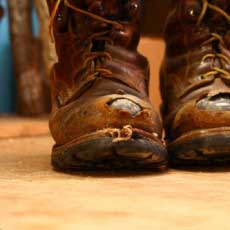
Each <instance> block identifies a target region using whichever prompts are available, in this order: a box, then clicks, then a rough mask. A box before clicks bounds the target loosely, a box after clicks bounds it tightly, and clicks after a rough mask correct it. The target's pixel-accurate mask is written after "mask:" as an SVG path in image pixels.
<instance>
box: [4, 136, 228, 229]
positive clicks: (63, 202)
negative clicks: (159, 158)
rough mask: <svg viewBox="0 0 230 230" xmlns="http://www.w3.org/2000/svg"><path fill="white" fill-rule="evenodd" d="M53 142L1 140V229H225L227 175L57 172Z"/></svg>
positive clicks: (46, 139)
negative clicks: (52, 158)
mask: <svg viewBox="0 0 230 230" xmlns="http://www.w3.org/2000/svg"><path fill="white" fill-rule="evenodd" d="M51 146H52V140H51V138H50V137H48V136H47V137H45V136H43V137H35V138H17V139H10V140H6V139H5V140H1V141H0V149H1V155H0V156H1V159H0V204H1V206H0V217H1V218H0V229H1V230H8V229H10V230H11V229H12V230H15V229H17V230H20V229H22V230H27V229H29V230H30V229H33V230H34V229H39V230H40V229H63V230H66V229H67V230H68V229H70V230H72V229H73V230H75V229H79V230H97V229H98V230H110V229H111V230H114V229H132V230H134V229H138V230H139V229H157V230H161V229H164V230H167V229H168V230H174V229H175V230H178V229H181V230H185V229H186V230H198V229H202V230H205V229H207V230H212V229H213V230H216V229H230V222H229V213H230V199H229V194H230V169H217V170H211V171H204V172H202V171H193V172H192V171H176V170H169V171H168V172H167V173H164V174H154V173H151V172H149V173H135V172H134V173H111V172H110V173H109V172H106V173H88V174H87V173H77V174H75V175H73V174H72V175H68V174H62V173H58V172H55V171H54V170H53V169H52V167H51V166H50V150H51Z"/></svg>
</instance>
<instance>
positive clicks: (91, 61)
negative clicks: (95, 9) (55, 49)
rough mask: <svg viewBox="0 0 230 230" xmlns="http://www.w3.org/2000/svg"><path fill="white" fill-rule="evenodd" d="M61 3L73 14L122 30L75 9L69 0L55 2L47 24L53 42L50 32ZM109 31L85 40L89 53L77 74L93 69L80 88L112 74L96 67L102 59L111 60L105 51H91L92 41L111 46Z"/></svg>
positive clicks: (104, 20)
mask: <svg viewBox="0 0 230 230" xmlns="http://www.w3.org/2000/svg"><path fill="white" fill-rule="evenodd" d="M62 2H63V3H64V5H65V6H66V7H68V8H69V9H72V10H73V11H75V12H78V13H80V14H84V15H86V16H88V17H91V18H93V19H95V20H98V21H101V22H104V23H106V24H108V25H111V26H113V27H115V28H116V29H122V28H123V25H122V24H121V23H118V22H116V21H112V20H109V19H106V18H104V17H101V16H99V15H96V14H93V13H91V12H88V11H86V10H83V9H80V8H78V7H76V6H75V5H72V4H71V3H70V2H69V0H57V2H56V3H55V6H54V8H53V10H52V12H51V15H50V23H49V34H50V37H51V40H52V41H54V38H53V32H52V28H53V24H54V20H55V18H56V15H57V12H58V10H59V7H60V4H61V3H62ZM69 29H70V33H71V34H72V35H73V36H75V37H76V34H75V33H74V32H73V31H72V30H71V28H69ZM110 31H111V29H108V30H105V31H103V32H98V33H93V34H92V35H91V36H89V37H88V38H87V40H88V41H89V46H88V48H86V50H88V51H89V52H88V53H87V54H86V55H84V63H83V66H82V69H81V70H80V71H79V72H81V71H82V70H84V69H86V68H87V66H94V69H93V73H91V74H89V75H87V77H86V78H87V81H85V83H84V82H83V84H82V87H84V85H85V84H88V83H89V82H90V81H94V80H95V79H96V77H98V76H103V77H107V76H110V75H111V74H112V72H111V71H110V70H109V69H107V68H103V67H100V65H96V63H97V61H99V62H100V60H103V59H107V60H112V56H111V54H110V53H109V52H107V51H92V47H93V41H104V42H106V43H108V44H111V45H113V40H112V39H111V38H110V37H109V35H108V34H109V32H110ZM102 58H103V59H102ZM82 87H81V88H82ZM78 91H80V90H78Z"/></svg>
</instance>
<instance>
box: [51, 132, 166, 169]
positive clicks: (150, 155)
mask: <svg viewBox="0 0 230 230" xmlns="http://www.w3.org/2000/svg"><path fill="white" fill-rule="evenodd" d="M167 163H168V154H167V150H166V148H165V147H164V145H163V144H162V143H161V142H160V141H158V142H157V141H154V140H151V139H148V138H144V137H138V136H132V138H131V139H130V140H126V141H122V142H114V139H113V138H112V137H109V136H107V135H97V133H95V134H91V135H90V138H87V139H86V140H81V141H79V139H78V140H76V141H73V142H71V143H69V144H67V145H63V146H54V148H53V151H52V165H53V166H54V168H55V169H57V170H61V171H65V170H71V171H77V170H81V171H82V170H83V171H84V170H95V169H98V170H111V169H121V170H140V169H148V170H157V171H163V170H165V169H166V168H167Z"/></svg>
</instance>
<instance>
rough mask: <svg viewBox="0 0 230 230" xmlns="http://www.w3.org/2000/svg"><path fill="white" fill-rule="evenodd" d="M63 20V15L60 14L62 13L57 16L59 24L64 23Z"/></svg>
mask: <svg viewBox="0 0 230 230" xmlns="http://www.w3.org/2000/svg"><path fill="white" fill-rule="evenodd" d="M63 19H64V17H63V15H62V14H60V13H58V14H57V21H58V22H62V21H63Z"/></svg>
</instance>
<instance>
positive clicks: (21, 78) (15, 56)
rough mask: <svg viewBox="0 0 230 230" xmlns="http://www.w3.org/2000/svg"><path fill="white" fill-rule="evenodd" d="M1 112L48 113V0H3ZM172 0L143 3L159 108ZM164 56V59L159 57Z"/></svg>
mask: <svg viewBox="0 0 230 230" xmlns="http://www.w3.org/2000/svg"><path fill="white" fill-rule="evenodd" d="M0 6H1V8H0V54H1V55H0V114H17V115H22V116H31V117H35V116H40V115H43V114H47V113H49V110H50V102H49V80H48V79H49V76H48V75H49V70H50V68H51V66H52V64H53V62H54V61H55V52H54V47H53V45H52V44H50V42H49V37H48V31H47V30H48V10H47V8H46V2H45V0H23V1H22V0H0ZM168 7H169V1H168V0H164V1H153V0H145V1H144V12H143V26H142V34H143V37H142V39H141V43H140V47H139V49H140V51H141V52H142V53H143V54H144V55H145V56H147V57H148V58H149V61H150V64H151V84H150V95H151V100H152V101H153V103H154V104H155V106H156V107H157V108H159V104H160V103H161V102H160V94H159V90H158V87H159V81H158V72H159V66H160V62H161V59H162V57H163V53H164V42H163V40H162V33H163V28H164V22H165V18H166V16H167V12H168ZM159 57H160V58H159Z"/></svg>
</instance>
